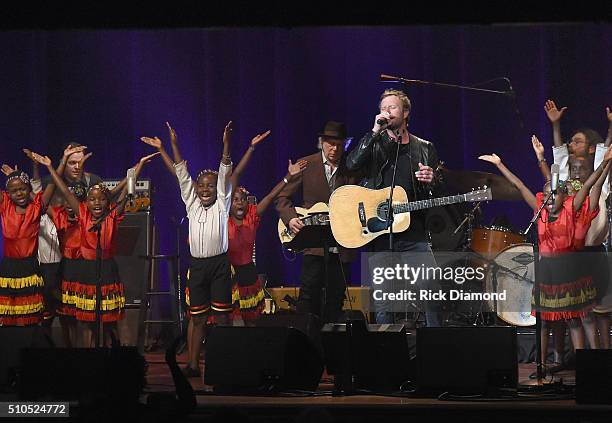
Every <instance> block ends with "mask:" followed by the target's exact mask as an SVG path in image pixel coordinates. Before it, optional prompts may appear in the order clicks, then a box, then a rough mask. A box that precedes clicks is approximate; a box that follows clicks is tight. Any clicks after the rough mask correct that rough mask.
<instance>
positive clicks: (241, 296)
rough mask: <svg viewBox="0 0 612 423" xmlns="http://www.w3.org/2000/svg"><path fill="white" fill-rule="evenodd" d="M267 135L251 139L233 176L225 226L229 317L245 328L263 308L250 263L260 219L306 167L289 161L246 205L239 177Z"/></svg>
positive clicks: (258, 283) (262, 299)
mask: <svg viewBox="0 0 612 423" xmlns="http://www.w3.org/2000/svg"><path fill="white" fill-rule="evenodd" d="M268 135H270V131H266V132H264V133H262V134H258V135H256V136H255V137H253V139H252V140H251V144H250V146H249V148H248V149H247V151H246V153H245V154H244V156H243V157H242V159H241V160H240V163H238V166H236V169H235V170H234V172H233V173H232V186H233V187H235V188H234V193H233V195H232V207H231V209H230V218H229V222H228V231H229V232H228V236H229V250H228V254H229V259H230V263H231V265H232V302H233V304H234V309H233V312H232V317H233V319H234V320H235V321H239V320H242V321H243V322H244V324H245V325H247V326H251V325H253V324H254V322H255V321H256V320H257V319H258V318H259V315H260V314H261V311H262V309H263V304H264V291H263V288H264V287H263V283H262V281H261V279H260V278H259V277H258V275H257V270H256V268H255V263H253V247H254V245H255V237H256V234H257V228H258V227H259V222H260V218H261V216H262V215H263V214H264V213H265V211H266V210H267V209H268V207H269V206H270V204H271V203H272V201H273V200H274V199H275V198H276V196H278V194H280V192H281V191H282V190H283V188H284V187H285V185H287V183H288V182H289V181H290V180H291V179H292V178H293V176H295V175H297V174H299V173H300V172H301V171H302V170H303V169H304V168H305V167H306V164H307V162H306V160H300V161H298V162H297V163H295V164H293V163H292V162H291V160H289V167H288V169H287V172H288V173H287V175H286V176H285V177H284V178H283V179H282V180H281V181H280V182H279V183H278V184H277V185H276V186H275V187H274V188H272V191H270V192H269V193H268V194H267V195H266V196H265V197H264V198H263V199H262V200H261V201H260V202H259V203H258V204H256V205H255V204H248V203H247V196H248V195H249V192H248V191H247V190H246V188H245V187H243V186H240V176H241V175H242V172H243V170H244V169H245V168H246V165H247V164H248V162H249V160H250V159H251V155H252V153H253V152H254V151H255V148H256V147H257V144H259V143H260V142H261V141H263V140H264V139H265V138H266V137H267V136H268Z"/></svg>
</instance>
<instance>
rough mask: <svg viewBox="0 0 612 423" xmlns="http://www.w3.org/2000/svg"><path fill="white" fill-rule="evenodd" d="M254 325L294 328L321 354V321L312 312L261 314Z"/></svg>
mask: <svg viewBox="0 0 612 423" xmlns="http://www.w3.org/2000/svg"><path fill="white" fill-rule="evenodd" d="M255 326H257V327H266V328H278V327H284V328H295V329H297V330H299V331H300V332H302V333H304V334H305V335H306V336H308V338H310V341H311V342H312V343H313V344H314V346H315V347H316V348H317V349H318V350H319V353H320V355H321V356H323V347H322V346H321V321H320V320H319V318H318V317H317V316H315V315H314V314H312V313H292V312H282V311H281V312H278V313H275V314H262V315H261V316H260V317H259V319H257V320H256V321H255Z"/></svg>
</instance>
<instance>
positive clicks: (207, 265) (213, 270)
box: [187, 254, 232, 317]
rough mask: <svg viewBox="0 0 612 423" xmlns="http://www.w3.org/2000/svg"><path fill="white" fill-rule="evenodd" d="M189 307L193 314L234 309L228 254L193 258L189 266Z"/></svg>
mask: <svg viewBox="0 0 612 423" xmlns="http://www.w3.org/2000/svg"><path fill="white" fill-rule="evenodd" d="M187 288H188V289H189V297H188V304H187V305H188V307H189V314H190V315H191V316H194V317H196V316H198V315H204V314H206V313H207V312H208V311H210V310H212V311H214V312H220V313H227V312H230V311H231V310H232V284H231V272H230V263H229V258H228V256H227V254H219V255H218V256H214V257H207V258H195V257H192V258H191V266H189V279H187Z"/></svg>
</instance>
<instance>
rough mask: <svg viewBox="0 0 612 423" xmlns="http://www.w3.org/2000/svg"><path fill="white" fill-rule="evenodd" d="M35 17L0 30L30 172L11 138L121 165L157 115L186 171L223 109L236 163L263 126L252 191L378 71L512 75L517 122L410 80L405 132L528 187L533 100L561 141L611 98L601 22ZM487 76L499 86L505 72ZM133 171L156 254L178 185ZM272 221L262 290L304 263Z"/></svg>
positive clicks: (8, 89) (455, 77)
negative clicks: (163, 24) (556, 122)
mask: <svg viewBox="0 0 612 423" xmlns="http://www.w3.org/2000/svg"><path fill="white" fill-rule="evenodd" d="M37 16H38V15H37ZM277 16H278V15H277ZM280 17H281V19H283V18H284V19H288V18H287V16H286V15H285V14H281V15H280ZM243 18H244V16H243ZM251 18H252V16H251ZM246 21H247V24H248V23H250V22H251V21H249V17H247V18H246ZM34 22H35V24H34V26H35V27H38V28H33V27H30V25H20V24H15V25H10V22H9V25H8V27H9V29H7V30H5V31H3V32H1V33H0V58H1V60H2V63H3V67H2V72H0V90H1V92H2V96H1V97H0V103H1V105H2V106H1V108H0V110H2V112H1V114H0V122H1V127H2V142H1V143H0V160H1V161H2V162H3V163H9V164H15V163H17V164H18V165H20V167H23V168H27V169H29V168H30V164H29V163H28V161H27V159H26V158H25V156H24V155H23V153H21V148H23V147H29V148H31V149H33V150H35V151H38V152H40V153H44V154H49V155H50V156H52V158H53V160H54V162H55V163H57V159H58V158H59V156H60V153H61V147H62V146H63V145H64V144H66V143H67V142H69V141H78V142H80V143H82V144H85V145H87V146H88V147H89V150H90V151H92V152H93V153H94V155H93V157H92V158H91V159H90V161H89V162H88V164H87V170H89V171H91V172H94V173H97V174H99V175H101V176H103V177H106V178H119V177H122V176H123V175H125V171H126V169H127V168H128V167H130V166H133V165H134V164H135V163H136V161H137V160H138V158H139V157H140V156H142V155H144V154H147V153H150V152H151V149H150V148H149V147H148V146H146V145H145V144H143V143H142V142H140V141H139V138H140V137H141V136H143V135H149V136H154V135H157V136H160V137H161V138H162V139H163V140H164V141H166V142H168V135H167V130H166V128H165V125H164V122H165V121H169V122H170V123H171V124H172V125H173V126H174V127H175V129H176V131H177V133H178V137H179V143H180V146H181V149H182V153H183V156H184V158H186V159H188V163H189V169H190V171H191V173H192V175H193V176H194V177H195V175H196V174H197V172H199V170H201V169H203V168H216V167H218V162H219V159H220V155H221V139H222V133H223V128H224V126H225V124H226V122H227V121H228V120H233V121H234V127H235V129H234V137H233V145H232V156H233V159H234V162H235V163H237V162H238V160H239V159H240V157H241V155H242V153H243V152H244V151H245V149H246V148H247V146H248V145H249V142H250V139H251V138H252V136H254V135H255V134H257V133H259V132H262V131H264V130H266V129H271V130H272V135H271V136H270V138H269V139H267V140H266V141H264V143H263V144H262V145H261V147H260V148H258V149H257V150H256V152H255V154H254V158H253V160H252V162H251V163H250V166H249V168H248V169H247V171H246V173H245V174H244V176H243V179H242V182H243V184H244V185H245V186H246V187H247V188H248V189H249V190H250V191H251V192H252V193H253V194H255V195H257V196H258V197H259V198H262V197H263V196H264V195H265V194H266V193H267V192H268V191H269V190H270V189H271V188H272V187H273V185H274V184H276V183H277V182H278V181H279V180H280V179H281V178H282V176H283V175H284V174H285V173H286V167H287V159H289V158H291V159H296V158H298V157H301V156H304V155H307V154H310V153H312V152H314V151H315V149H316V133H317V132H319V131H320V130H321V129H322V127H323V125H324V123H325V122H326V121H327V120H339V121H343V122H346V124H347V127H348V131H349V134H350V135H351V136H352V137H354V138H355V139H356V140H357V139H359V138H360V137H361V136H362V135H363V133H365V132H366V131H367V130H369V129H370V128H371V127H372V123H373V118H374V115H375V114H376V113H377V103H378V97H379V95H380V93H381V92H382V91H383V90H384V89H385V88H390V87H398V88H401V87H399V86H397V85H394V84H388V83H386V84H385V83H381V82H379V75H380V74H381V73H387V74H392V75H399V76H404V77H406V78H409V79H424V80H430V81H440V82H449V83H457V84H474V83H477V82H481V81H486V80H490V79H493V78H497V77H508V78H509V79H510V80H511V82H512V85H513V87H514V89H515V90H516V92H517V104H518V108H519V110H520V115H521V118H520V119H519V117H518V116H517V114H516V112H515V108H514V106H513V102H512V100H511V98H510V97H507V96H502V95H494V94H486V93H470V92H465V91H458V90H454V89H448V88H436V87H431V86H416V85H414V86H409V87H408V88H407V93H408V95H409V97H410V98H411V99H412V101H413V111H412V119H411V124H410V129H411V131H412V132H414V133H415V134H416V135H418V136H421V137H423V138H426V139H429V140H431V141H433V142H434V143H435V145H436V147H437V149H438V153H439V156H440V158H441V159H442V160H444V161H445V162H446V163H447V166H448V167H449V168H451V169H470V170H482V171H488V172H496V170H495V169H494V167H493V166H492V165H489V164H488V163H484V162H480V161H479V160H477V157H478V156H479V155H480V154H486V153H491V152H496V153H497V154H499V155H500V156H501V157H502V159H504V161H505V163H506V164H507V165H508V167H509V168H510V169H512V170H513V171H515V173H517V174H518V175H519V176H520V177H521V178H523V180H524V181H525V182H526V183H527V185H528V186H529V187H530V188H531V189H532V190H534V191H536V190H540V189H541V177H540V176H539V172H538V170H537V166H536V160H535V157H534V154H533V151H532V149H531V143H530V136H531V134H537V135H538V136H539V137H540V139H541V140H542V141H543V142H544V143H545V145H546V146H547V156H548V158H549V161H552V160H551V159H552V155H551V153H550V148H549V147H550V145H552V135H551V130H550V125H549V122H548V120H547V118H546V115H545V113H544V111H543V105H544V102H545V100H546V99H548V98H552V99H555V100H556V101H557V104H558V105H559V106H567V107H568V108H569V109H568V111H567V113H566V114H565V116H564V120H563V122H562V129H563V134H564V139H567V138H568V137H569V136H570V135H571V131H572V130H573V129H575V128H578V127H581V126H590V127H593V128H594V129H596V130H597V131H599V133H600V134H602V136H604V137H605V133H606V130H607V124H608V123H607V120H606V115H605V107H606V105H611V103H612V101H611V98H612V92H611V91H612V90H611V88H610V87H611V82H612V81H611V79H612V58H611V56H610V52H612V28H611V27H610V25H608V24H606V23H596V22H588V23H584V22H566V23H518V24H517V23H508V22H496V23H489V22H484V23H478V24H477V25H466V24H451V23H448V24H443V25H434V26H432V25H413V26H384V25H382V24H384V23H385V22H384V21H379V22H377V23H378V24H380V26H363V25H359V24H360V23H361V22H360V21H358V22H357V23H358V24H357V25H354V26H353V25H351V26H336V27H328V26H317V27H308V26H294V23H293V22H292V21H291V20H290V19H288V20H286V21H283V22H284V23H283V22H281V24H280V25H277V26H268V27H263V26H257V27H244V26H228V25H225V26H219V27H208V28H200V29H190V28H184V27H179V28H166V29H162V28H148V25H142V26H140V28H138V29H135V28H112V29H111V28H105V29H104V28H98V27H92V28H91V29H83V28H81V27H80V26H79V25H78V26H79V27H78V28H63V29H61V28H56V27H54V25H50V26H51V27H52V30H47V29H46V28H47V26H48V25H45V24H44V22H43V20H42V19H40V20H38V21H37V20H35V21H34ZM61 22H62V21H60V24H59V26H65V24H62V23H61ZM85 22H86V21H85ZM188 22H190V21H189V20H188ZM417 22H419V21H418V20H417ZM392 23H394V24H397V23H398V22H392ZM424 23H431V22H429V21H428V20H427V19H425V22H424ZM467 23H470V22H467ZM84 25H85V27H86V26H87V24H86V23H85V24H84ZM111 26H112V25H111ZM119 26H120V27H121V26H122V25H119ZM484 87H487V88H492V89H500V90H506V89H507V86H506V85H505V84H504V83H503V81H498V82H494V83H491V84H488V85H485V86H484ZM521 119H522V121H523V125H524V127H521V124H520V120H521ZM142 176H143V177H148V178H151V179H152V180H153V182H154V184H155V187H156V193H155V198H154V202H155V219H156V222H157V225H158V227H159V229H160V237H161V252H162V253H166V252H171V251H172V249H173V246H174V240H175V232H174V231H173V229H172V224H171V220H170V219H171V218H172V217H176V216H178V217H180V216H182V215H183V214H184V207H183V204H182V202H181V200H180V195H179V191H178V187H177V185H176V183H175V181H174V180H173V178H171V177H169V174H168V173H167V171H166V169H165V168H164V167H163V165H162V163H161V160H157V161H155V162H153V163H151V164H150V165H149V166H148V167H147V168H145V170H144V171H143V174H142ZM484 209H485V212H486V215H485V219H484V223H485V224H488V223H489V222H490V220H491V219H492V218H493V217H495V216H498V215H501V214H506V215H507V216H508V217H509V218H510V220H511V221H512V223H513V224H514V225H515V227H516V228H517V229H522V228H524V227H525V226H526V224H527V222H528V220H529V217H530V210H529V208H528V207H527V206H526V205H525V204H523V203H522V202H499V201H495V202H492V203H489V204H488V205H486V206H485V207H484ZM276 221H277V215H276V213H275V212H274V210H269V211H268V213H267V214H266V216H265V217H264V219H263V222H262V226H261V228H260V230H259V234H258V239H257V252H258V256H257V258H258V268H259V270H260V271H261V272H264V273H267V274H268V275H269V279H270V283H271V285H273V286H274V285H283V284H284V285H293V284H295V283H297V282H298V275H299V265H298V264H299V261H300V260H299V257H298V259H297V260H296V261H295V262H291V261H288V260H285V259H284V258H283V254H282V252H281V248H280V245H279V242H278V238H277V235H276ZM185 239H186V237H185ZM357 268H358V267H357V266H356V267H355V269H357ZM358 279H359V278H358V277H357V276H355V277H353V283H354V284H358Z"/></svg>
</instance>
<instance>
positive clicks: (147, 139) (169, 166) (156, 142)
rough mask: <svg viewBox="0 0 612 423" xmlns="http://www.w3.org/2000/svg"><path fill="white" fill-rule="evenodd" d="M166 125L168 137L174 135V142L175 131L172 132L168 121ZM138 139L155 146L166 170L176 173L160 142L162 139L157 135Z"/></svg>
mask: <svg viewBox="0 0 612 423" xmlns="http://www.w3.org/2000/svg"><path fill="white" fill-rule="evenodd" d="M166 125H167V126H168V131H169V132H170V138H172V137H174V139H175V142H174V143H175V144H176V133H175V132H174V129H172V127H171V126H170V124H169V123H168V122H166ZM173 134H174V135H173ZM140 139H141V140H142V141H143V142H144V143H146V144H149V145H150V146H151V147H153V148H156V149H157V151H159V153H160V154H161V157H162V160H163V161H164V165H165V166H166V169H168V171H169V172H170V173H171V174H173V175H176V169H174V162H173V161H172V159H171V158H170V156H169V155H168V152H167V151H166V149H165V148H164V144H163V143H162V140H160V139H159V138H158V137H154V138H151V137H141V138H140ZM177 148H178V147H177ZM179 156H180V153H179Z"/></svg>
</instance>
